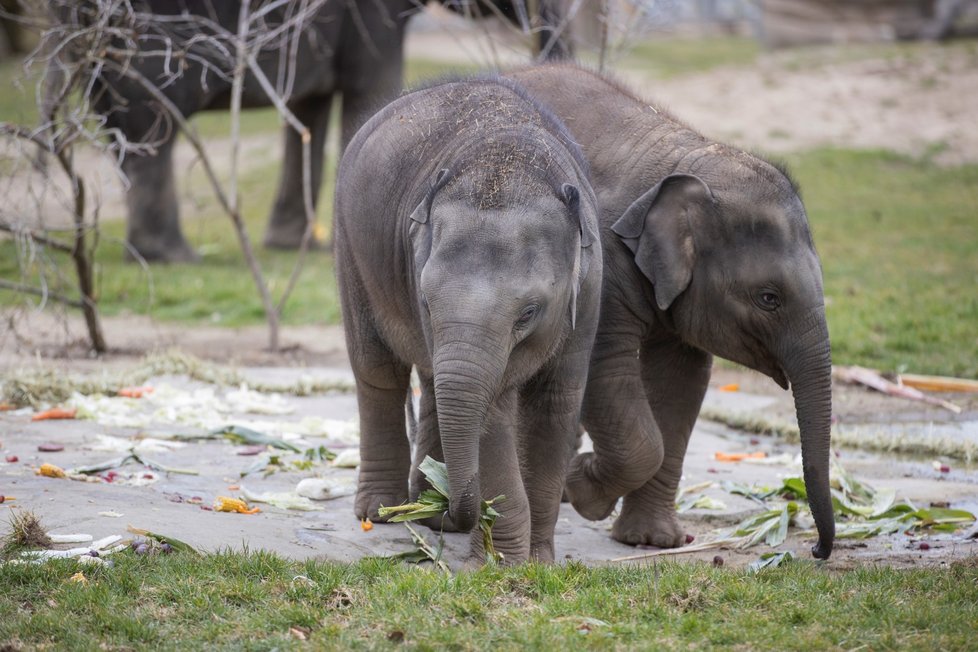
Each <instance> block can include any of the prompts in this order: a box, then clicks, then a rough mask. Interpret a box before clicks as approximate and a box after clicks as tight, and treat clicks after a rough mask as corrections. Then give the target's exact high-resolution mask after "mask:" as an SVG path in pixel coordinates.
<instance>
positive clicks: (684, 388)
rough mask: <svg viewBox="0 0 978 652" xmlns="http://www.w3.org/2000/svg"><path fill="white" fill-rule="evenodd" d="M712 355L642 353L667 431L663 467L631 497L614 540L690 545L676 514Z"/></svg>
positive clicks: (681, 349)
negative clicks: (688, 448)
mask: <svg viewBox="0 0 978 652" xmlns="http://www.w3.org/2000/svg"><path fill="white" fill-rule="evenodd" d="M712 363H713V358H712V356H711V355H710V354H709V353H706V352H705V351H702V350H700V349H695V348H692V347H690V346H687V345H685V344H683V343H682V342H679V341H677V340H676V341H670V342H667V343H663V344H658V345H654V346H647V347H645V348H643V350H642V379H643V381H644V383H645V387H646V389H647V391H648V400H649V404H650V405H651V406H652V412H653V414H655V420H656V422H657V423H658V424H659V428H661V429H662V440H663V445H664V449H665V454H664V457H663V460H662V466H660V467H659V470H658V472H656V474H655V476H654V477H653V478H652V479H651V480H649V481H648V482H647V483H646V484H645V485H643V486H642V487H640V488H638V489H636V490H635V491H632V492H631V493H629V494H628V495H626V496H625V500H624V502H623V504H622V510H621V514H620V515H619V517H618V519H617V520H616V521H615V524H614V527H613V528H612V533H611V536H612V537H613V538H615V539H616V540H618V541H621V542H622V543H628V544H631V545H638V544H648V545H653V546H658V547H660V548H675V547H678V546H681V545H683V543H685V541H686V533H685V532H684V531H683V528H682V526H681V524H680V522H679V517H678V515H677V514H676V491H677V489H678V488H679V480H680V479H681V478H682V475H683V458H684V457H685V456H686V446H687V444H688V443H689V436H690V434H691V433H692V431H693V425H694V424H695V423H696V417H697V416H698V415H699V412H700V406H701V405H702V404H703V396H704V395H705V394H706V387H707V384H708V383H709V381H710V368H711V367H712Z"/></svg>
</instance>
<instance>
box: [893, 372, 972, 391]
mask: <svg viewBox="0 0 978 652" xmlns="http://www.w3.org/2000/svg"><path fill="white" fill-rule="evenodd" d="M897 381H898V382H899V384H901V385H905V386H907V387H913V388H914V389H923V390H926V391H931V392H978V380H968V379H966V378H949V377H948V376H922V375H920V374H900V375H899V376H897Z"/></svg>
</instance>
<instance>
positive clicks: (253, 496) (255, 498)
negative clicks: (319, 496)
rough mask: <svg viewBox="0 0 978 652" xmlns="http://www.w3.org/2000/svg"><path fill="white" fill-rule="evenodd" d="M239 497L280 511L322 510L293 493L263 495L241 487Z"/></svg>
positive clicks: (273, 492)
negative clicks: (277, 508)
mask: <svg viewBox="0 0 978 652" xmlns="http://www.w3.org/2000/svg"><path fill="white" fill-rule="evenodd" d="M241 495H242V496H244V497H245V499H246V500H248V501H249V502H253V503H266V504H268V505H271V506H273V507H279V508H281V509H294V510H298V511H302V512H313V511H318V510H321V509H322V507H321V506H319V505H315V504H313V503H312V502H311V501H310V500H309V499H308V498H305V497H304V496H300V495H299V494H298V493H296V492H295V491H266V492H264V493H256V492H253V491H249V490H248V488H247V487H245V486H244V485H241Z"/></svg>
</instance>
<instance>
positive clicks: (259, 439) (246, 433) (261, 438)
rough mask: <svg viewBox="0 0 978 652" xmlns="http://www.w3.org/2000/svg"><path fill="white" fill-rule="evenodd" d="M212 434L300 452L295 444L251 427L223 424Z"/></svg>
mask: <svg viewBox="0 0 978 652" xmlns="http://www.w3.org/2000/svg"><path fill="white" fill-rule="evenodd" d="M211 434H213V435H222V436H224V437H226V438H227V439H230V440H231V441H233V442H235V443H238V444H265V445H266V446H271V447H272V448H278V449H279V450H283V451H289V452H292V453H301V452H302V451H301V450H299V449H298V448H297V447H296V446H293V445H292V444H290V443H289V442H287V441H284V440H282V439H278V438H276V437H272V436H270V435H266V434H265V433H263V432H258V431H257V430H252V429H251V428H245V427H244V426H235V425H230V426H224V427H223V428H218V429H217V430H213V431H211Z"/></svg>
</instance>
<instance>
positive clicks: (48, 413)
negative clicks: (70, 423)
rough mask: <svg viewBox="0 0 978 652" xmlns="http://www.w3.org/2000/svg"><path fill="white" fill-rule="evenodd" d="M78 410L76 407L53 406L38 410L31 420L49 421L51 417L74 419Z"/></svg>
mask: <svg viewBox="0 0 978 652" xmlns="http://www.w3.org/2000/svg"><path fill="white" fill-rule="evenodd" d="M77 413H78V410H76V409H75V408H51V409H50V410H44V411H43V412H38V413H37V414H35V415H34V416H32V417H31V421H47V420H49V419H74V418H75V415H76V414H77Z"/></svg>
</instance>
